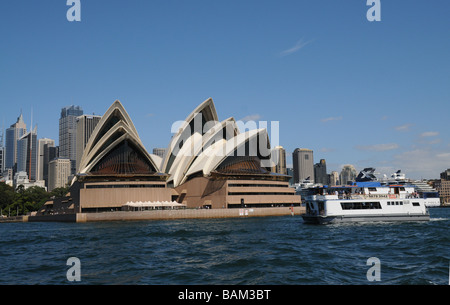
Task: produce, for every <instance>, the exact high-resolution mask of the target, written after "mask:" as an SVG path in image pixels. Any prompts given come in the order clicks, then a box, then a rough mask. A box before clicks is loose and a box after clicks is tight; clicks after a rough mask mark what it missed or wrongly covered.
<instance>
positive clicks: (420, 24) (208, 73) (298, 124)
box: [0, 0, 450, 179]
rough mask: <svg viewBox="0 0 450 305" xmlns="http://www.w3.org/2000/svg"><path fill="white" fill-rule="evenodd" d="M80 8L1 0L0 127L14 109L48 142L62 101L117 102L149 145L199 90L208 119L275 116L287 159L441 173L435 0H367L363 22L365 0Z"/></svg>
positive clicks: (221, 0) (441, 97) (443, 86)
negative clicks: (375, 7)
mask: <svg viewBox="0 0 450 305" xmlns="http://www.w3.org/2000/svg"><path fill="white" fill-rule="evenodd" d="M80 3H81V8H80V17H81V21H72V22H70V21H68V19H67V11H68V10H69V9H71V8H72V6H73V5H67V3H66V0H46V1H33V0H14V1H12V0H10V1H1V3H0V120H1V122H2V124H3V126H4V128H8V127H9V126H10V125H11V124H13V123H14V122H15V121H16V118H17V117H18V115H19V114H20V113H21V111H22V113H23V116H24V120H25V122H26V123H27V127H28V128H29V126H30V124H31V121H32V123H33V126H34V125H36V124H37V126H38V138H51V139H55V140H56V143H58V120H59V116H60V112H61V108H62V107H64V106H68V105H72V104H73V105H79V106H81V107H82V108H83V110H84V113H85V114H91V113H95V114H98V115H102V114H103V113H105V112H106V110H107V109H108V107H109V106H110V105H111V104H112V103H113V102H114V101H115V100H117V99H118V100H120V101H121V102H122V104H123V105H124V107H125V109H126V110H127V112H128V114H129V115H130V117H131V119H132V120H133V122H134V124H135V126H136V129H137V130H138V133H139V136H140V138H141V140H142V142H143V144H144V145H145V147H146V149H147V150H148V151H149V152H151V151H152V149H153V148H154V147H167V146H168V145H169V141H170V138H171V136H172V133H171V127H172V124H173V123H174V122H176V121H179V120H184V119H185V118H186V117H187V116H188V115H189V113H190V112H192V111H193V110H194V109H195V107H197V106H198V105H199V104H200V103H202V102H203V101H204V100H206V99H208V98H209V97H211V98H212V99H213V100H214V103H215V106H216V109H217V112H218V115H219V119H220V120H224V119H226V118H228V117H234V118H235V119H236V120H254V121H256V122H257V123H259V122H268V125H269V126H270V124H271V122H273V121H277V122H279V141H278V142H279V143H278V144H279V145H282V146H283V147H284V148H285V149H286V152H287V163H288V166H289V165H292V152H293V151H294V149H295V148H308V149H312V150H313V151H314V162H315V163H317V162H319V161H320V159H325V160H326V162H327V170H328V172H331V171H332V170H336V171H340V170H341V168H342V166H343V165H345V164H353V165H354V166H355V167H356V169H357V170H358V171H359V170H361V169H363V168H365V167H375V168H376V172H377V173H380V174H387V175H390V174H391V173H393V172H395V171H397V170H399V169H401V170H402V172H403V173H405V174H406V176H407V177H409V178H413V179H421V178H429V179H436V178H439V174H440V172H442V171H444V170H445V169H447V168H450V133H449V118H450V117H449V114H450V18H449V15H450V2H448V1H446V0H433V1H429V0H428V1H426V0H411V1H407V0H396V1H392V0H380V3H381V9H380V13H381V14H380V16H381V21H372V22H370V21H369V20H368V19H367V11H368V10H369V9H370V8H371V5H367V3H366V0H348V1H335V0H320V1H319V0H293V1H285V0H278V1H268V0H258V1H256V0H239V1H235V0H209V1H204V0H132V1H126V0H111V1H107V0H80ZM269 135H270V133H269ZM273 138H275V137H272V136H271V140H272V139H273ZM272 142H275V141H273V140H272ZM272 144H273V143H272Z"/></svg>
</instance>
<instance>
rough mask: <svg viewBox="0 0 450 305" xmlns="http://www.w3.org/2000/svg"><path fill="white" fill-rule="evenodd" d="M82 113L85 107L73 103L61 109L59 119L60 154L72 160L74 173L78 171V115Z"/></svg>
mask: <svg viewBox="0 0 450 305" xmlns="http://www.w3.org/2000/svg"><path fill="white" fill-rule="evenodd" d="M80 115H83V109H82V108H81V107H80V106H74V105H71V106H67V107H64V108H62V109H61V117H60V119H59V156H60V157H61V158H67V159H70V160H71V162H72V166H71V172H72V174H75V171H76V159H77V150H76V146H77V138H76V134H77V117H79V116H80Z"/></svg>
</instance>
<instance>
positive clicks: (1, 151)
mask: <svg viewBox="0 0 450 305" xmlns="http://www.w3.org/2000/svg"><path fill="white" fill-rule="evenodd" d="M4 170H5V148H4V147H3V146H0V177H1V176H2V174H3V171H4Z"/></svg>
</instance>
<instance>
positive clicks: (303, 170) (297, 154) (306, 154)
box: [292, 148, 314, 183]
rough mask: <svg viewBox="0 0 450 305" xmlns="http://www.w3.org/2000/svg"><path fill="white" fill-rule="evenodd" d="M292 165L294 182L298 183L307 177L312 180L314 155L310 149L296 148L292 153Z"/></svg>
mask: <svg viewBox="0 0 450 305" xmlns="http://www.w3.org/2000/svg"><path fill="white" fill-rule="evenodd" d="M292 161H293V165H294V183H300V182H302V181H303V180H306V179H308V178H309V180H310V181H314V156H313V151H312V150H311V149H306V148H296V149H295V150H294V152H293V153H292Z"/></svg>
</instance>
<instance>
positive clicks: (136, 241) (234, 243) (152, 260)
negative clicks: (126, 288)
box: [0, 208, 450, 285]
mask: <svg viewBox="0 0 450 305" xmlns="http://www.w3.org/2000/svg"><path fill="white" fill-rule="evenodd" d="M430 213H431V217H432V219H431V221H430V222H425V223H422V222H413V223H406V222H405V223H378V224H369V223H366V224H337V225H327V226H317V225H306V224H304V223H303V221H302V219H301V217H300V216H294V217H292V216H286V217H262V218H233V219H231V218H230V219H210V220H198V219H189V220H171V221H142V222H109V223H85V224H66V223H5V224H0V262H1V263H0V264H1V271H0V284H67V283H70V282H69V281H68V280H67V278H66V273H67V271H68V270H69V268H70V266H67V265H66V262H67V259H68V258H69V257H77V258H79V259H80V262H81V268H80V274H81V282H80V283H81V284H159V285H160V284H224V285H227V284H245V285H247V284H248V285H251V284H258V285H259V284H264V285H267V284H281V285H290V284H371V282H368V280H367V277H366V273H367V271H368V270H369V268H370V267H371V266H368V265H366V262H367V259H368V258H370V257H377V258H378V259H379V260H380V267H381V268H380V275H381V278H380V279H381V281H380V282H378V283H381V284H438V285H448V284H449V272H450V271H449V264H450V234H449V229H450V209H448V208H433V209H430Z"/></svg>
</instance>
